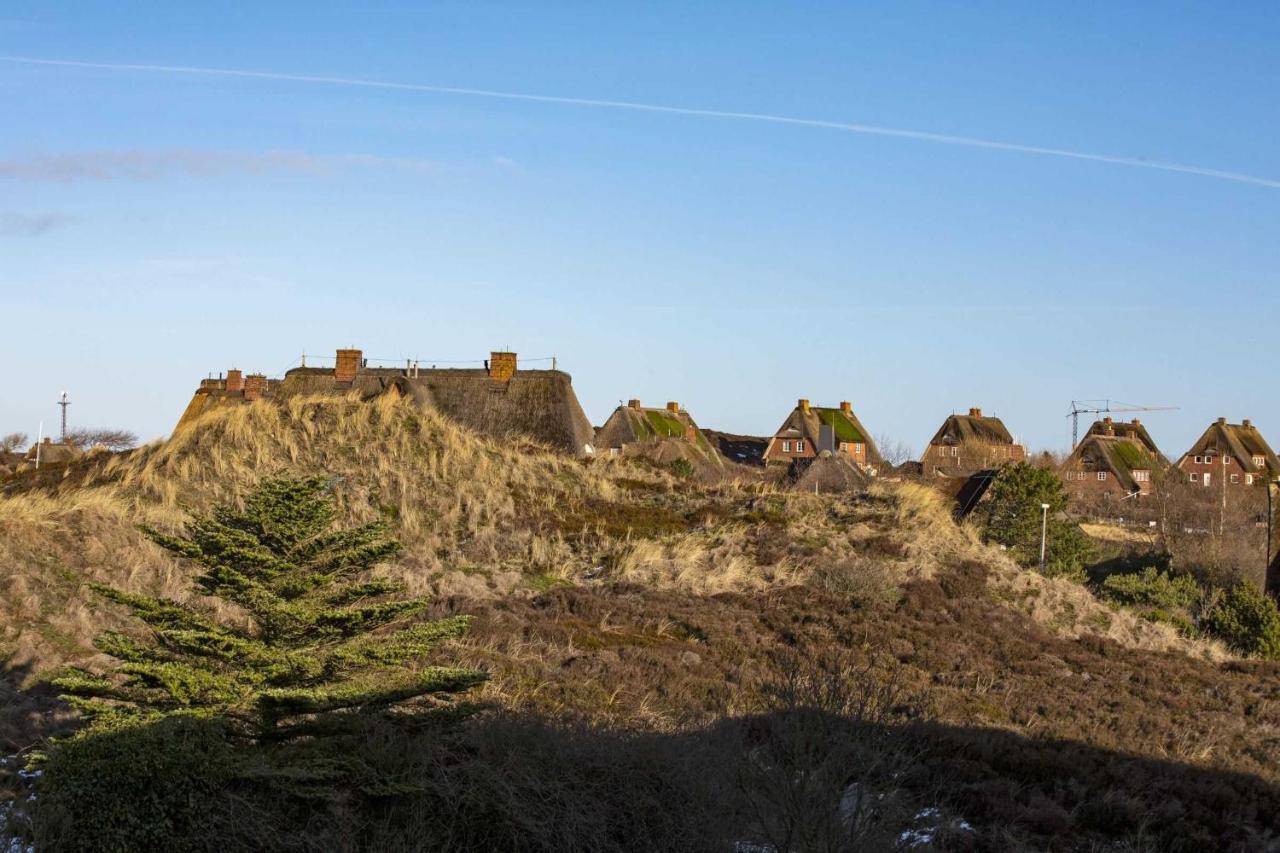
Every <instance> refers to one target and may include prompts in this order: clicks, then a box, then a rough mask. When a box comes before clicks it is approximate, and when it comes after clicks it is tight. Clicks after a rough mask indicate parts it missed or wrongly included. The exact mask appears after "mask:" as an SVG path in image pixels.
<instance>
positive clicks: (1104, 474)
mask: <svg viewBox="0 0 1280 853" xmlns="http://www.w3.org/2000/svg"><path fill="white" fill-rule="evenodd" d="M1098 479H1099V480H1105V479H1107V472H1106V471H1099V472H1098Z"/></svg>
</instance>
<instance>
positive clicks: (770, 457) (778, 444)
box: [764, 438, 818, 462]
mask: <svg viewBox="0 0 1280 853" xmlns="http://www.w3.org/2000/svg"><path fill="white" fill-rule="evenodd" d="M801 441H803V442H804V450H797V449H796V448H797V443H798V442H801ZM783 442H789V443H790V448H791V449H790V450H783V449H782V448H783ZM817 455H818V451H817V449H816V448H815V447H814V446H813V442H812V441H810V440H809V439H807V438H775V439H774V440H773V443H772V444H771V445H770V446H769V449H768V450H767V451H766V452H765V456H764V458H765V460H766V461H783V462H785V461H786V460H788V459H812V458H813V457H814V456H817Z"/></svg>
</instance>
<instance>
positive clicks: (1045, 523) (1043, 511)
mask: <svg viewBox="0 0 1280 853" xmlns="http://www.w3.org/2000/svg"><path fill="white" fill-rule="evenodd" d="M1048 533H1049V505H1048V504H1040V570H1041V571H1044V543H1045V538H1046V537H1047V535H1048Z"/></svg>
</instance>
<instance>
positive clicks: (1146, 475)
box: [1133, 471, 1151, 483]
mask: <svg viewBox="0 0 1280 853" xmlns="http://www.w3.org/2000/svg"><path fill="white" fill-rule="evenodd" d="M1133 479H1134V480H1135V481H1137V482H1139V483H1146V482H1148V481H1149V480H1150V479H1151V472H1150V471H1134V472H1133Z"/></svg>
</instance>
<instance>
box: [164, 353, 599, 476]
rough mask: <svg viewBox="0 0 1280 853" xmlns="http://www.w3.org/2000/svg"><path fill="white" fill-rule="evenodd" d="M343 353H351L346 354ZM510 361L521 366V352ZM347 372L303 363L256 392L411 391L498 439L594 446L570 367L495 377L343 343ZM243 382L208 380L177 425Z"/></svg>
mask: <svg viewBox="0 0 1280 853" xmlns="http://www.w3.org/2000/svg"><path fill="white" fill-rule="evenodd" d="M344 354H349V355H350V358H347V357H346V356H345V355H344ZM501 355H503V356H506V357H507V358H506V359H505V360H504V366H506V365H510V367H512V368H514V367H515V355H514V354H513V353H502V354H501ZM339 358H340V360H341V361H343V362H344V366H345V369H346V371H347V373H346V375H345V376H343V377H341V378H340V376H339V374H338V370H336V369H335V368H330V367H296V368H294V369H292V370H290V371H288V372H287V373H286V374H285V375H284V378H283V379H279V380H275V379H273V380H270V381H269V382H267V383H266V385H265V387H264V388H263V389H262V391H261V393H259V394H254V395H252V396H253V397H254V398H257V399H272V400H277V401H285V400H288V399H290V398H292V397H302V396H307V395H312V394H341V395H348V394H355V395H357V396H358V397H359V398H360V399H363V400H371V399H374V398H376V397H380V396H382V395H384V394H390V395H394V396H397V397H404V398H407V399H409V400H411V401H413V402H414V403H415V404H417V405H419V406H421V407H423V408H428V407H430V408H434V409H437V410H439V411H441V412H443V413H444V414H445V415H447V416H448V417H450V418H452V419H454V420H456V421H458V422H459V423H462V424H463V425H465V426H468V427H470V428H472V429H474V430H476V431H477V432H481V433H484V434H485V435H488V436H491V437H493V438H498V439H506V438H517V437H521V436H523V437H525V438H528V439H533V440H534V441H538V442H541V443H543V444H547V445H549V446H551V447H553V448H556V449H558V450H562V451H565V452H568V453H572V454H574V455H576V456H584V455H587V454H589V453H591V452H592V451H593V447H594V445H593V442H594V434H593V430H592V428H591V423H590V421H588V420H587V416H586V415H585V414H584V413H583V411H582V406H581V405H580V404H579V403H578V398H577V396H576V395H575V394H574V392H573V385H572V380H571V378H570V377H569V374H567V373H564V372H562V371H559V370H514V372H512V373H510V374H509V376H508V375H506V374H504V375H503V376H502V377H501V378H495V376H494V375H493V374H491V372H490V371H489V370H483V369H436V368H431V369H425V370H423V369H419V368H417V367H403V368H401V367H369V366H367V364H366V363H365V361H364V360H363V359H362V358H361V357H360V352H359V351H358V350H340V351H339ZM237 385H238V383H234V384H233V388H231V389H228V388H227V380H223V379H221V378H220V379H216V380H214V379H208V380H205V381H203V382H201V384H200V387H199V388H198V389H197V390H196V393H195V395H194V397H193V398H192V400H191V403H190V404H189V405H188V406H187V410H186V412H184V413H183V415H182V418H181V420H179V422H178V429H182V428H184V427H185V426H186V425H188V424H189V423H191V422H193V421H195V420H196V419H197V418H199V417H200V416H201V415H203V414H204V413H206V412H208V411H211V410H213V409H216V408H219V407H222V406H227V405H242V404H244V403H246V402H250V398H246V396H245V393H244V391H243V390H241V389H239V388H238V387H234V386H237Z"/></svg>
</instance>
